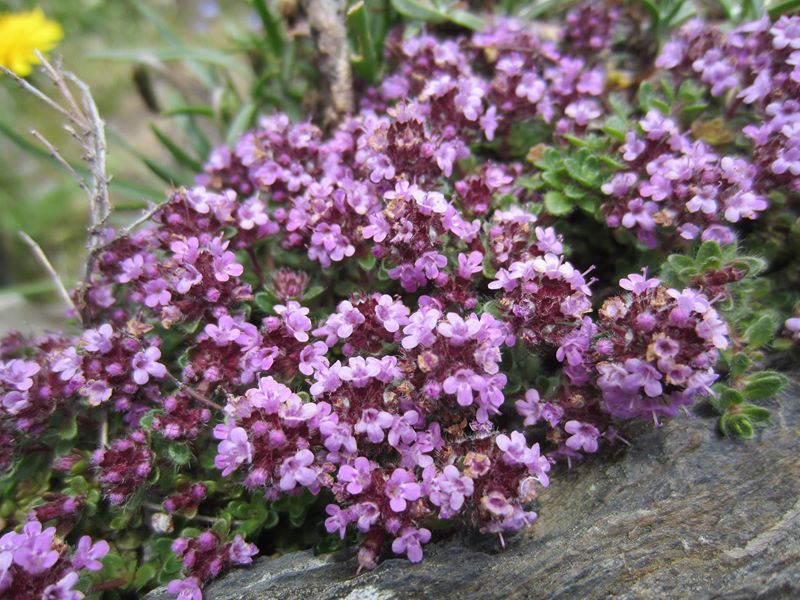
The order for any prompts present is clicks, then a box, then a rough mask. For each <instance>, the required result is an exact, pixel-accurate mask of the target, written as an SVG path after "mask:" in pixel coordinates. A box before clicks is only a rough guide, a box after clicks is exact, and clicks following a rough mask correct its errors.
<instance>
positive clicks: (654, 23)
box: [638, 0, 661, 29]
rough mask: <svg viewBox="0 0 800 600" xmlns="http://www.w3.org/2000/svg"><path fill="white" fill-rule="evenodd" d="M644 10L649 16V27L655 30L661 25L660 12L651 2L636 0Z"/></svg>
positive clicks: (648, 0)
mask: <svg viewBox="0 0 800 600" xmlns="http://www.w3.org/2000/svg"><path fill="white" fill-rule="evenodd" d="M638 2H639V4H641V5H642V6H643V7H644V9H645V10H646V11H647V12H648V14H649V15H650V25H651V27H652V28H653V29H657V28H658V26H659V25H660V23H661V11H660V10H658V5H657V4H656V3H655V2H651V0H638Z"/></svg>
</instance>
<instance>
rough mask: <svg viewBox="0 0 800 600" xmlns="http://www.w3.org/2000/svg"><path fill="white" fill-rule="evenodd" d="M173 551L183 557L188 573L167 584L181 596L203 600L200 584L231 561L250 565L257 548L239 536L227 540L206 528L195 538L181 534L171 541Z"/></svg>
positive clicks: (184, 599)
mask: <svg viewBox="0 0 800 600" xmlns="http://www.w3.org/2000/svg"><path fill="white" fill-rule="evenodd" d="M172 551H173V552H174V553H175V554H176V555H177V556H178V557H180V559H181V561H182V563H183V568H184V570H185V571H186V573H187V576H186V577H185V578H183V579H174V580H173V581H171V582H170V583H169V585H168V586H167V590H168V591H169V592H170V593H171V594H175V596H176V597H177V598H178V600H202V598H203V593H202V591H201V589H200V586H201V585H202V584H203V583H205V582H206V581H208V580H209V579H213V578H214V577H216V576H217V575H219V574H220V573H221V572H222V571H223V570H225V569H227V568H228V567H230V566H231V565H249V564H250V563H251V562H253V556H255V555H256V554H258V549H257V548H256V547H255V546H254V545H253V544H248V543H247V542H245V541H244V540H243V539H242V538H241V536H238V535H237V536H236V537H234V538H233V540H232V541H230V542H224V541H223V540H221V539H220V538H219V536H218V535H217V534H215V533H214V532H213V531H203V532H202V533H200V535H198V536H197V537H194V538H187V537H179V538H176V539H175V541H174V542H172Z"/></svg>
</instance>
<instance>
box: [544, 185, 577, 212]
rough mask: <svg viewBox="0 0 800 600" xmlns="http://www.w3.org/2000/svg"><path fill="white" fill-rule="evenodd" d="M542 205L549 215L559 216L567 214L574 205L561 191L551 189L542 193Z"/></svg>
mask: <svg viewBox="0 0 800 600" xmlns="http://www.w3.org/2000/svg"><path fill="white" fill-rule="evenodd" d="M544 206H545V208H546V209H547V212H549V213H550V214H551V215H553V216H554V217H560V216H563V215H566V214H568V213H569V212H570V211H571V210H572V209H573V207H574V206H575V205H574V204H573V203H572V202H571V201H570V200H569V198H567V197H566V196H565V195H564V194H562V193H561V192H557V191H555V190H551V191H549V192H547V193H546V194H545V195H544Z"/></svg>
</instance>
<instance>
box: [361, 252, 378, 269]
mask: <svg viewBox="0 0 800 600" xmlns="http://www.w3.org/2000/svg"><path fill="white" fill-rule="evenodd" d="M377 261H378V259H376V258H375V255H374V254H373V253H372V252H370V253H369V254H367V255H366V256H362V257H360V258H359V259H358V266H359V267H361V268H362V269H364V270H365V271H372V270H373V269H374V268H375V264H376V263H377Z"/></svg>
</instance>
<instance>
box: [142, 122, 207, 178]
mask: <svg viewBox="0 0 800 600" xmlns="http://www.w3.org/2000/svg"><path fill="white" fill-rule="evenodd" d="M150 129H151V130H152V132H153V133H154V134H155V136H156V137H157V138H158V141H160V142H161V144H162V145H163V146H164V147H165V148H166V149H167V150H168V151H169V153H170V154H171V155H172V157H173V158H174V159H175V161H176V162H177V163H178V164H179V165H181V166H182V167H183V168H185V169H188V170H190V171H192V172H194V173H199V172H200V171H202V170H203V164H202V163H201V162H200V161H198V160H197V159H196V158H194V157H192V156H191V155H190V154H189V153H188V152H186V150H184V149H183V148H181V147H180V146H179V145H178V144H176V143H175V142H173V141H172V140H171V139H170V138H169V136H168V135H166V134H165V133H164V132H163V131H161V130H160V129H159V128H158V127H156V125H155V124H154V123H151V124H150Z"/></svg>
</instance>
